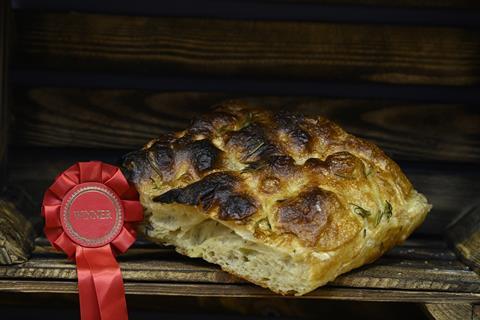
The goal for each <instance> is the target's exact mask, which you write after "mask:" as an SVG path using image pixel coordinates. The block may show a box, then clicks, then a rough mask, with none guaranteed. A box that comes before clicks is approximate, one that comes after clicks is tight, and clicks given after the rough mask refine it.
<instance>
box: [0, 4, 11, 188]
mask: <svg viewBox="0 0 480 320" xmlns="http://www.w3.org/2000/svg"><path fill="white" fill-rule="evenodd" d="M9 11H10V1H7V0H0V190H1V189H2V187H3V186H4V184H5V175H6V161H7V159H6V157H7V145H8V141H7V136H8V122H9V111H8V108H7V107H8V105H7V83H8V75H7V67H8V49H9V47H8V44H9V40H8V39H9V37H8V31H9V30H8V29H9V27H8V26H9V15H8V14H9Z"/></svg>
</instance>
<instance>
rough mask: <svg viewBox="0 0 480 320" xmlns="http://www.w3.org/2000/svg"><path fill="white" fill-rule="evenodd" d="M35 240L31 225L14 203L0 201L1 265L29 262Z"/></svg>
mask: <svg viewBox="0 0 480 320" xmlns="http://www.w3.org/2000/svg"><path fill="white" fill-rule="evenodd" d="M33 240H34V232H33V229H32V225H31V223H30V222H29V221H28V220H27V219H26V218H25V217H24V216H23V215H22V214H21V213H20V211H19V210H18V208H16V207H15V205H14V204H13V203H12V202H10V201H6V200H5V199H0V265H9V264H18V263H23V262H25V261H27V260H28V258H29V257H30V253H31V252H32V250H33V246H34V245H33Z"/></svg>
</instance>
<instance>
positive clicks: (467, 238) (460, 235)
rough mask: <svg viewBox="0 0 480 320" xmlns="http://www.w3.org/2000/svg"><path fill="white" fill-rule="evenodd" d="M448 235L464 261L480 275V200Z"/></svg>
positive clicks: (452, 227) (451, 227)
mask: <svg viewBox="0 0 480 320" xmlns="http://www.w3.org/2000/svg"><path fill="white" fill-rule="evenodd" d="M447 235H448V238H449V239H450V241H451V242H452V245H453V247H454V248H455V250H456V252H457V253H458V255H459V256H460V258H461V259H462V261H463V262H465V263H466V264H467V265H469V266H470V267H471V268H473V269H474V270H476V271H477V272H478V273H479V274H480V200H477V204H476V205H474V206H473V207H471V208H470V209H467V210H465V211H464V213H463V215H461V216H460V217H459V218H457V220H456V221H455V222H454V223H452V224H451V226H450V227H449V229H448V232H447Z"/></svg>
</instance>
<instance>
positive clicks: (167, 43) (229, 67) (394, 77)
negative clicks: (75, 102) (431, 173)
mask: <svg viewBox="0 0 480 320" xmlns="http://www.w3.org/2000/svg"><path fill="white" fill-rule="evenodd" d="M58 26H62V27H61V28H59V27H58ZM16 27H17V30H18V38H17V41H16V43H17V47H16V53H15V56H16V62H17V64H18V65H21V66H26V65H28V66H33V67H48V68H57V69H59V68H60V69H72V68H73V69H77V70H79V69H80V70H82V71H83V70H102V71H114V72H118V71H119V70H122V72H132V71H133V72H140V73H162V74H168V75H173V74H189V75H191V74H193V75H197V76H198V75H210V76H224V77H232V76H242V77H243V76H252V75H254V76H257V77H265V78H268V77H282V78H288V79H322V80H328V81H331V80H340V81H348V82H352V81H367V82H376V83H391V84H430V85H455V86H457V85H473V84H478V83H479V74H478V72H476V71H477V70H478V68H479V65H480V57H479V56H478V54H477V53H478V50H477V49H478V46H479V43H480V39H479V38H478V37H477V32H476V30H468V29H461V28H447V27H405V26H386V25H360V24H359V25H352V24H329V23H313V22H276V21H268V22H262V21H240V20H237V21H228V20H214V19H208V20H206V19H186V18H163V17H162V18H155V17H127V16H107V15H94V14H79V13H67V14H65V13H62V14H58V13H28V12H18V13H16Z"/></svg>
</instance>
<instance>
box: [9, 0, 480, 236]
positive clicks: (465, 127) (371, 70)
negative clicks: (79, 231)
mask: <svg viewBox="0 0 480 320" xmlns="http://www.w3.org/2000/svg"><path fill="white" fill-rule="evenodd" d="M5 3H8V1H2V4H5ZM11 4H12V6H13V10H12V12H11V24H10V32H8V34H9V35H10V43H11V46H10V50H6V49H5V48H6V46H5V43H6V41H7V39H6V37H5V36H2V37H1V39H0V42H1V43H0V48H2V50H0V72H1V73H5V72H6V69H7V68H6V63H5V61H6V60H5V55H6V53H7V51H10V59H9V61H10V62H9V64H8V71H9V75H8V79H9V81H8V84H9V91H7V90H5V88H4V87H5V85H6V83H5V82H4V83H0V85H1V86H2V88H3V89H2V90H0V99H5V98H6V97H7V92H8V94H9V97H10V100H9V101H10V113H9V116H7V113H6V109H5V108H2V109H1V110H2V113H0V123H1V124H2V125H1V129H0V132H1V135H0V159H2V155H3V154H4V153H5V149H6V148H5V145H6V143H5V141H6V140H5V139H6V136H7V135H6V132H7V127H9V128H10V129H9V131H8V132H9V148H8V160H9V161H8V168H7V169H8V172H9V174H8V183H9V184H13V185H21V186H22V187H23V188H25V189H26V190H27V192H28V194H29V195H30V196H31V198H32V200H33V203H34V204H38V205H39V203H40V199H41V197H42V192H43V190H45V188H46V187H47V186H48V185H49V184H50V183H51V181H52V179H53V178H54V177H55V175H56V174H57V173H58V172H61V171H62V170H64V169H65V168H67V167H68V166H69V165H71V164H73V163H75V162H77V161H81V160H92V159H98V160H104V161H108V162H112V163H116V162H118V159H119V158H120V157H121V155H122V154H124V153H126V152H128V151H129V150H132V149H135V148H138V147H140V146H141V145H142V144H144V143H145V142H146V141H147V140H148V139H150V138H154V137H156V136H158V135H160V134H162V133H163V132H165V131H169V130H177V129H181V128H183V127H185V126H186V125H187V124H188V122H189V121H190V119H191V118H192V117H194V116H196V115H198V114H200V113H203V112H205V111H206V110H208V108H209V107H210V106H211V105H212V104H215V103H217V102H219V101H221V100H224V99H241V100H245V101H248V102H249V103H251V104H254V105H257V106H259V107H263V108H273V109H278V108H287V109H291V110H300V111H302V112H304V113H307V114H322V115H326V116H327V117H329V118H331V119H333V120H335V121H336V122H338V123H339V124H340V125H341V126H343V127H344V128H345V129H347V131H349V132H352V133H354V134H356V135H359V136H362V137H364V138H366V139H369V140H371V141H373V142H375V143H377V144H378V145H379V146H380V147H382V148H383V149H384V150H385V151H386V152H387V153H388V154H389V155H390V156H391V157H392V158H393V159H395V160H396V161H398V162H399V164H400V165H401V167H402V168H403V169H404V170H405V172H406V173H407V175H408V176H409V178H410V179H411V180H412V182H413V183H414V185H415V186H416V187H417V188H418V189H419V190H420V191H421V192H424V193H425V194H426V195H427V197H428V198H429V200H430V201H431V202H432V203H433V205H434V208H433V210H432V212H431V214H430V215H429V217H428V218H427V221H426V222H425V224H424V225H423V226H422V227H421V228H420V229H419V230H418V231H417V232H416V234H415V237H418V238H423V239H424V238H435V239H437V238H442V237H443V236H444V233H445V229H446V227H447V226H448V225H449V224H450V223H451V222H452V221H454V220H455V218H456V217H458V216H459V215H460V214H462V213H463V212H466V211H468V210H469V209H471V208H472V207H475V206H477V205H479V204H480V200H479V199H480V197H479V195H480V170H479V165H480V139H479V138H480V111H478V110H479V109H478V104H479V103H480V2H479V1H470V0H459V1H454V0H438V1H435V0H419V1H414V0H392V1H386V0H303V1H298V2H296V1H289V0H249V1H240V0H227V1H218V0H199V1H193V0H178V1H170V2H168V3H166V2H158V1H147V0H142V1H136V2H135V4H132V2H130V1H123V0H122V1H101V2H99V1H93V0H89V1H68V2H67V1H53V0H49V1H33V0H17V1H13V2H11ZM1 14H2V15H4V14H5V10H2V12H1ZM0 21H1V22H2V25H0V34H2V35H5V34H7V32H6V26H7V23H6V21H7V20H6V19H3V18H1V19H0ZM0 79H2V77H0ZM4 105H6V104H4ZM7 124H8V126H7ZM0 167H1V165H0ZM2 181H4V180H2ZM34 207H35V206H34ZM31 214H35V215H36V214H38V213H37V212H34V211H32V212H31Z"/></svg>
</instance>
